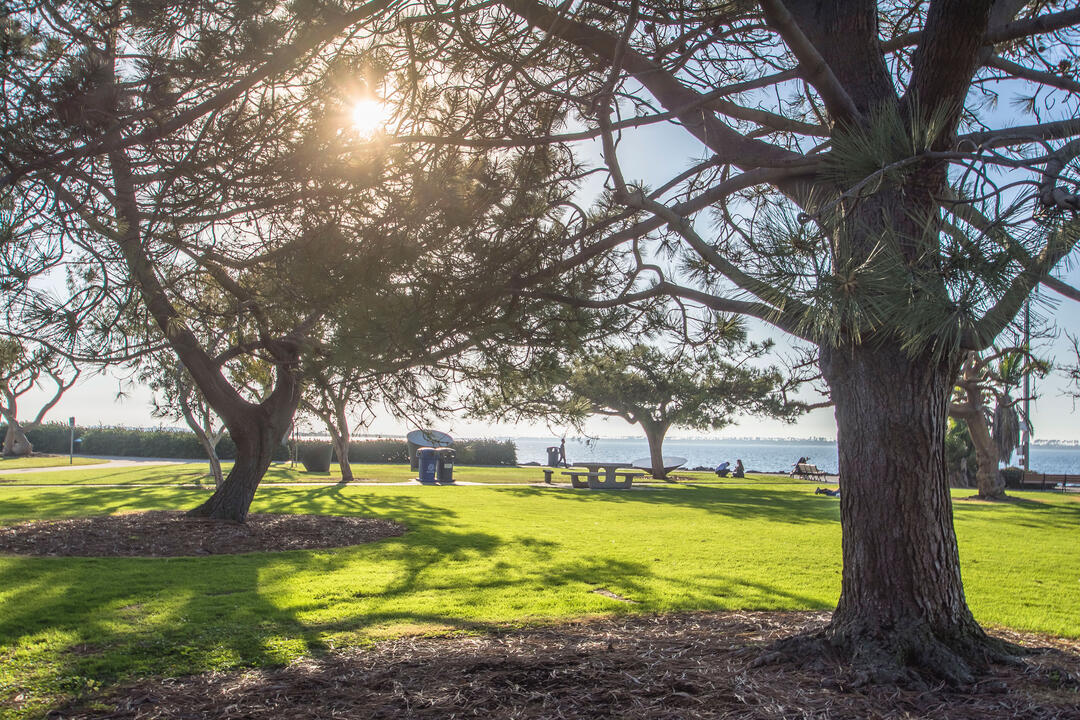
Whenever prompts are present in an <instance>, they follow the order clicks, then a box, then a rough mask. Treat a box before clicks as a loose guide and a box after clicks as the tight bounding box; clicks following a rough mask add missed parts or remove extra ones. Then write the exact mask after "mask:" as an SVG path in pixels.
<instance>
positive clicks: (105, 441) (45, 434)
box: [26, 423, 289, 460]
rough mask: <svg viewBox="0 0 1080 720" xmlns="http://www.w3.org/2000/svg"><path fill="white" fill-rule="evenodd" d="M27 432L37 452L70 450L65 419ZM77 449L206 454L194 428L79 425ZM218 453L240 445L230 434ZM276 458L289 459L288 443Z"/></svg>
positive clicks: (228, 456) (227, 455)
mask: <svg viewBox="0 0 1080 720" xmlns="http://www.w3.org/2000/svg"><path fill="white" fill-rule="evenodd" d="M26 436H27V437H28V438H29V439H30V443H31V444H32V445H33V446H34V451H35V452H43V453H60V454H63V453H66V452H68V449H69V447H70V442H71V439H70V428H69V427H68V426H67V425H66V424H63V423H47V424H45V425H41V426H39V427H36V428H33V429H32V430H28V431H27V433H26ZM75 440H76V446H75V452H77V453H79V454H81V455H120V456H128V457H162V458H185V459H186V458H192V459H199V460H201V459H203V458H205V457H206V454H205V453H204V452H203V449H202V445H200V444H199V441H198V439H196V437H195V433H193V432H191V431H190V430H168V429H158V430H138V429H134V428H123V427H101V426H99V427H78V426H76V427H75ZM217 450H218V457H220V458H221V459H222V460H232V459H234V458H235V457H236V445H235V444H233V441H232V439H231V438H229V436H228V435H226V436H225V437H223V438H222V439H221V441H220V442H219V443H218V446H217ZM274 459H275V460H288V459H289V449H288V447H286V446H284V445H280V446H278V447H277V448H276V449H275V451H274Z"/></svg>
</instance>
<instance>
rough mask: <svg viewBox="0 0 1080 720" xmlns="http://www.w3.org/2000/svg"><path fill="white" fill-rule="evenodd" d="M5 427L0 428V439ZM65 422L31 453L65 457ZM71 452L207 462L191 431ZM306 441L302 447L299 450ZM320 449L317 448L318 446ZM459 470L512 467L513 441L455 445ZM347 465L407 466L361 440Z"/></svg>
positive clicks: (147, 434)
mask: <svg viewBox="0 0 1080 720" xmlns="http://www.w3.org/2000/svg"><path fill="white" fill-rule="evenodd" d="M6 430H7V428H6V427H5V426H2V425H0V437H3V432H5V431H6ZM69 433H70V430H69V428H68V426H67V424H65V423H46V424H44V425H40V426H38V427H36V428H33V429H32V430H29V431H27V433H26V435H27V437H28V438H29V439H30V442H31V443H32V444H33V446H34V450H35V452H43V453H58V454H64V453H66V452H67V451H68V447H69V443H70V435H69ZM75 438H76V440H77V441H78V442H77V443H76V448H75V451H76V452H77V453H79V454H82V455H121V456H131V457H163V458H191V459H197V460H202V459H204V458H205V457H206V455H205V454H204V453H203V449H202V446H201V445H199V441H198V440H197V439H196V438H195V433H193V432H191V431H189V430H167V429H158V430H136V429H132V428H122V427H78V426H76V428H75ZM309 444H310V443H309V442H303V443H300V446H301V449H302V448H303V447H304V446H306V445H309ZM320 444H321V443H320ZM454 450H455V451H456V452H457V455H456V458H455V462H456V463H457V464H458V465H516V464H517V448H516V447H515V445H514V443H513V441H511V440H469V441H463V442H456V443H454ZM289 455H290V452H289V448H288V447H287V446H285V445H279V446H278V447H277V448H276V449H275V451H274V459H275V460H288V459H289ZM218 457H220V458H221V459H222V460H232V459H233V458H235V457H236V445H234V444H233V441H232V440H231V439H230V438H229V437H228V436H227V435H226V436H225V437H223V438H222V439H221V442H219V443H218ZM349 461H350V462H354V463H398V464H401V463H407V462H409V450H408V446H407V445H406V443H405V441H404V440H360V441H356V442H353V443H352V444H351V445H350V446H349Z"/></svg>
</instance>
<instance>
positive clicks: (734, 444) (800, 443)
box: [512, 438, 1080, 474]
mask: <svg viewBox="0 0 1080 720" xmlns="http://www.w3.org/2000/svg"><path fill="white" fill-rule="evenodd" d="M512 440H513V441H514V443H515V444H516V445H517V457H518V462H519V463H527V462H538V463H541V464H546V463H547V451H546V448H547V447H548V446H556V445H558V444H559V439H558V438H512ZM648 455H649V444H648V443H647V442H646V441H645V438H641V439H637V438H600V439H598V440H595V441H586V440H584V439H577V438H567V440H566V457H567V459H568V460H569V461H570V462H572V463H573V462H588V461H590V460H597V461H600V460H617V461H621V462H630V461H632V460H637V459H638V458H644V457H648ZM664 455H677V456H679V457H684V458H686V460H687V462H686V465H685V466H684V467H687V468H692V467H699V466H701V467H710V468H711V467H715V466H717V465H719V464H720V463H721V462H723V461H725V460H727V461H728V462H730V463H731V464H732V466H734V465H735V461H736V460H737V459H739V458H741V459H742V461H743V464H744V465H745V466H746V469H747V470H751V471H758V472H788V471H790V470H791V466H792V465H794V464H795V461H796V460H798V459H799V458H800V457H806V458H809V459H810V462H811V463H813V464H815V465H817V466H818V467H819V468H821V469H822V470H824V471H826V472H830V473H835V472H836V471H837V466H838V462H837V456H836V443H834V442H825V441H822V442H813V441H806V440H745V441H744V440H678V439H671V440H667V441H665V442H664ZM1031 468H1032V469H1033V470H1038V471H1040V472H1045V473H1077V474H1080V448H1038V447H1035V448H1032V450H1031Z"/></svg>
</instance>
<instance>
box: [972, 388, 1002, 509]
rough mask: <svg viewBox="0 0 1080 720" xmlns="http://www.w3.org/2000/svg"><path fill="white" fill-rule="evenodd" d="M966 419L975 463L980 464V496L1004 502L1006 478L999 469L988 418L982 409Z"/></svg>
mask: <svg viewBox="0 0 1080 720" xmlns="http://www.w3.org/2000/svg"><path fill="white" fill-rule="evenodd" d="M964 419H965V420H966V422H967V426H968V432H970V433H971V444H972V445H974V446H975V462H976V463H978V467H977V468H976V469H975V486H976V487H977V488H978V489H979V493H978V496H979V497H980V498H982V499H984V500H1003V499H1005V497H1006V495H1005V478H1004V477H1002V475H1001V470H1000V469H999V468H998V450H997V445H995V444H994V439H993V437H991V435H990V428H989V427H987V425H986V416H985V415H984V414H983V412H982V408H981V407H980V408H979V412H978V413H976V414H975V415H972V416H969V417H966V418H964Z"/></svg>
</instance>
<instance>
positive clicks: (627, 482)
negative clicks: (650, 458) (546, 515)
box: [563, 463, 645, 490]
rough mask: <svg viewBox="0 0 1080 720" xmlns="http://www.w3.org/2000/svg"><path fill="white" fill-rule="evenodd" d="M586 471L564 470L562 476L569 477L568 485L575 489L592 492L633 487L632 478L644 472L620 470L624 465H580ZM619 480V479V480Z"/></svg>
mask: <svg viewBox="0 0 1080 720" xmlns="http://www.w3.org/2000/svg"><path fill="white" fill-rule="evenodd" d="M581 465H582V466H583V467H585V468H587V469H586V470H564V471H563V475H569V476H570V485H571V486H572V487H576V488H592V489H593V490H616V489H617V490H624V489H627V488H629V487H630V486H631V485H633V482H634V478H636V477H641V476H642V475H644V474H645V473H644V472H641V471H637V470H621V469H620V468H625V467H627V465H626V464H625V463H581ZM620 478H621V479H620Z"/></svg>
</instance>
